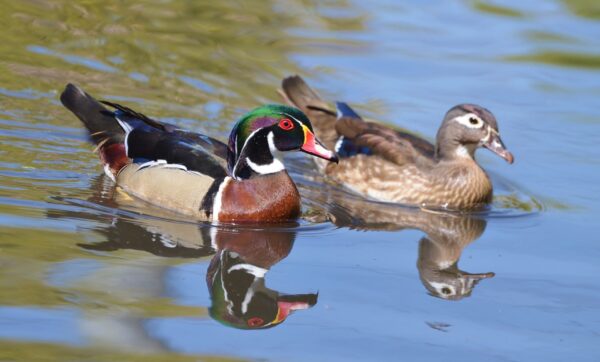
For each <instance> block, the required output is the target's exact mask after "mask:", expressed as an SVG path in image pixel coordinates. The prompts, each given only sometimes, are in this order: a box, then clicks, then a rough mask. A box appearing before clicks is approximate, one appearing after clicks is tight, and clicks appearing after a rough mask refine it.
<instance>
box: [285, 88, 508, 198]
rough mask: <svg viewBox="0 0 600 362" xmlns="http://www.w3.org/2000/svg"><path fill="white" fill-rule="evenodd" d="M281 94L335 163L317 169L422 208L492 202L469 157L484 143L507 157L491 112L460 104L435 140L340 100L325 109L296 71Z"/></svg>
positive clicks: (482, 175) (351, 185)
mask: <svg viewBox="0 0 600 362" xmlns="http://www.w3.org/2000/svg"><path fill="white" fill-rule="evenodd" d="M281 93H282V96H283V97H284V98H285V99H286V100H287V101H288V103H290V104H291V105H294V106H296V107H298V108H300V109H301V110H302V111H304V112H305V113H306V114H307V115H308V117H309V118H310V119H311V121H312V122H313V124H314V126H315V129H316V131H317V134H319V136H320V137H321V139H323V141H324V144H325V145H326V146H329V147H335V150H336V151H337V153H338V155H339V157H340V158H341V160H342V161H341V162H340V163H339V165H337V166H336V165H323V164H322V163H321V164H319V165H320V166H321V168H322V169H323V170H324V172H325V173H326V174H327V175H329V176H330V177H332V178H333V179H335V180H336V181H338V182H341V183H342V184H343V185H345V186H347V187H348V188H350V189H352V190H353V191H356V192H358V193H360V194H363V195H366V196H368V197H371V198H374V199H377V200H381V201H387V202H397V203H403V204H413V205H419V206H422V207H426V208H443V209H453V210H469V209H478V208H481V207H483V206H485V205H486V204H488V203H490V202H491V201H492V183H491V181H490V179H489V177H488V175H487V174H486V173H485V171H484V170H483V169H482V168H481V167H480V166H479V165H478V164H477V162H476V161H475V159H474V155H475V151H476V150H477V148H479V147H485V148H487V149H489V150H491V151H492V152H494V153H496V154H497V155H499V156H500V157H502V158H504V159H505V160H506V161H508V162H509V163H512V162H513V155H512V154H511V153H510V152H508V151H507V150H506V148H505V147H504V144H503V143H502V140H501V139H500V135H499V132H498V123H497V122H496V118H495V117H494V116H493V115H492V113H491V112H490V111H488V110H487V109H485V108H483V107H480V106H477V105H473V104H460V105H457V106H455V107H453V108H452V109H450V110H449V111H448V113H446V116H445V117H444V121H443V122H442V125H441V127H440V129H439V130H438V133H437V139H436V145H435V146H434V145H432V144H431V143H429V142H427V141H426V140H424V139H422V138H419V137H416V136H414V135H411V134H408V133H406V132H402V131H398V130H394V129H391V128H389V127H387V126H384V125H381V124H377V123H373V122H366V121H364V120H363V119H362V118H361V117H360V116H359V115H358V114H356V113H355V112H354V111H353V110H352V109H351V108H350V107H349V106H348V105H347V104H345V103H341V102H338V103H337V107H336V108H337V112H335V111H332V110H331V109H330V108H329V106H328V105H327V103H325V102H324V101H323V100H322V99H321V98H320V97H319V95H318V94H317V93H316V92H315V91H313V90H312V89H311V88H310V87H309V86H308V85H307V84H306V83H305V82H304V80H302V78H300V77H299V76H292V77H288V78H285V79H284V80H283V82H282V92H281Z"/></svg>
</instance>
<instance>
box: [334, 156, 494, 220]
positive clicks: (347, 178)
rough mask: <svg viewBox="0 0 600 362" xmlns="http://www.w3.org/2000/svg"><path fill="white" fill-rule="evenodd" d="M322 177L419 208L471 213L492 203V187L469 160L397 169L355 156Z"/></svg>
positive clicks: (377, 158) (375, 158)
mask: <svg viewBox="0 0 600 362" xmlns="http://www.w3.org/2000/svg"><path fill="white" fill-rule="evenodd" d="M325 173H326V174H327V175H328V176H330V177H332V178H333V179H335V180H336V181H338V182H341V183H343V184H344V185H346V186H347V187H348V188H350V189H352V190H353V191H355V192H358V193H361V194H363V195H367V196H369V197H372V198H374V199H378V200H385V201H391V202H398V203H406V204H416V205H420V206H423V207H433V208H436V207H444V208H448V209H475V208H480V207H482V206H485V205H486V204H488V203H489V202H490V201H491V200H492V193H493V189H492V183H491V181H490V179H489V177H488V176H487V174H486V173H485V171H484V170H483V169H481V168H480V167H479V166H478V165H477V163H475V161H473V160H460V161H439V162H436V163H433V162H432V163H431V164H430V165H418V164H414V163H411V164H405V165H403V166H399V165H398V164H395V163H392V162H389V161H387V160H386V159H384V158H383V157H380V156H376V155H356V156H353V157H349V158H346V159H344V160H343V161H342V162H340V163H339V164H338V165H327V167H326V168H325Z"/></svg>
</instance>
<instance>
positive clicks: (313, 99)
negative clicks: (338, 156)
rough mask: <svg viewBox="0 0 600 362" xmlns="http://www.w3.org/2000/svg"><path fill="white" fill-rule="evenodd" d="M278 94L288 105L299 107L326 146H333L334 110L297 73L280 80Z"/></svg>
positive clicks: (334, 137)
mask: <svg viewBox="0 0 600 362" xmlns="http://www.w3.org/2000/svg"><path fill="white" fill-rule="evenodd" d="M279 94H280V95H281V96H282V97H283V99H284V100H285V101H286V102H287V103H288V104H290V105H292V106H294V107H296V108H299V109H300V110H301V111H302V112H304V113H305V114H306V115H307V116H308V118H309V119H310V121H311V123H312V125H313V127H314V128H315V134H316V135H317V137H319V139H320V140H321V141H322V142H323V143H324V144H325V146H327V147H334V145H335V142H336V140H337V138H338V135H337V133H336V131H335V121H336V111H335V109H332V108H331V107H330V106H329V105H328V104H327V103H326V102H325V101H324V100H323V99H322V98H321V96H319V94H318V93H317V92H315V91H314V90H313V89H312V88H310V87H309V86H308V84H306V82H305V81H304V79H302V77H300V76H299V75H293V76H290V77H286V78H284V79H283V81H282V82H281V89H280V90H279Z"/></svg>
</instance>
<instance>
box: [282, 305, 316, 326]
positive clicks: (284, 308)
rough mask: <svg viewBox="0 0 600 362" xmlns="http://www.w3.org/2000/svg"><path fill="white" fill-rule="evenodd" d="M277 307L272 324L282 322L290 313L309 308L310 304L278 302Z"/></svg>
mask: <svg viewBox="0 0 600 362" xmlns="http://www.w3.org/2000/svg"><path fill="white" fill-rule="evenodd" d="M277 306H278V307H279V308H278V310H277V316H276V317H275V320H274V321H273V324H278V323H281V322H283V321H284V320H285V319H286V318H287V317H288V316H289V315H290V313H291V312H292V311H294V310H300V309H308V308H310V307H311V305H310V304H308V303H306V302H284V301H278V302H277Z"/></svg>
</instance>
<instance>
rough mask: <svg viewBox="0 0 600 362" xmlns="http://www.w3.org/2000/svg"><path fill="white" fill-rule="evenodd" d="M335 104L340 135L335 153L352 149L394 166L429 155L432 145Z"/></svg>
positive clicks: (340, 104) (345, 105) (337, 129)
mask: <svg viewBox="0 0 600 362" xmlns="http://www.w3.org/2000/svg"><path fill="white" fill-rule="evenodd" d="M336 107H337V110H338V112H337V114H338V119H337V122H336V124H335V129H336V131H337V133H338V134H340V136H341V137H340V140H339V141H338V144H337V146H338V147H339V148H340V150H339V151H338V150H337V149H336V151H337V152H338V153H340V154H343V153H344V152H348V151H347V150H354V151H355V152H356V153H362V154H367V155H378V156H381V157H383V158H385V159H387V160H388V161H390V162H393V163H395V164H398V165H403V164H405V163H407V162H417V161H423V160H425V159H431V158H433V154H434V146H433V145H432V144H431V143H429V142H427V141H425V140H423V139H422V138H419V137H416V136H414V135H411V134H409V133H406V132H402V131H398V130H394V129H392V128H389V127H387V126H385V125H382V124H378V123H374V122H366V121H364V120H363V119H362V118H361V117H360V116H359V115H358V114H357V113H356V112H355V111H354V110H353V109H352V108H351V107H350V106H349V105H347V104H346V103H343V102H337V104H336ZM348 156H352V154H349V155H348Z"/></svg>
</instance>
